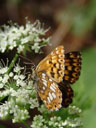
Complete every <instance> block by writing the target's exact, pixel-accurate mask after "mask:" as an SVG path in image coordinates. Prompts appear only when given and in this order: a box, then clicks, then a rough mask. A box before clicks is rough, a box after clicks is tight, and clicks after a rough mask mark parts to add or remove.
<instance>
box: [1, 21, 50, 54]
mask: <svg viewBox="0 0 96 128" xmlns="http://www.w3.org/2000/svg"><path fill="white" fill-rule="evenodd" d="M47 31H48V29H47V30H44V28H43V27H42V26H41V23H40V22H39V21H36V22H35V23H34V24H31V23H30V22H29V21H26V25H25V26H23V25H22V26H19V25H17V24H16V23H15V24H13V23H10V24H9V25H3V26H2V27H1V28H0V52H2V53H4V52H5V51H6V50H13V49H14V48H17V52H18V53H21V52H23V53H25V51H26V50H33V51H35V53H40V49H41V47H42V46H44V45H45V44H47V43H48V42H49V40H50V38H47V39H45V38H41V36H44V35H45V34H46V32H47Z"/></svg>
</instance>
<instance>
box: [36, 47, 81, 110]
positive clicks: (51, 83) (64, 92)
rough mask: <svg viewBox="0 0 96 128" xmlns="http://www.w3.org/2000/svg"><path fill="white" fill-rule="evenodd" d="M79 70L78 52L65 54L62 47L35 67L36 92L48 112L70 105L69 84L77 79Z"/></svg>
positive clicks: (70, 92) (71, 94) (79, 56)
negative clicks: (36, 78)
mask: <svg viewBox="0 0 96 128" xmlns="http://www.w3.org/2000/svg"><path fill="white" fill-rule="evenodd" d="M80 70H81V54H80V52H69V53H67V54H65V53H64V47H63V46H62V45H60V46H58V47H57V48H55V49H54V50H53V51H52V52H51V53H50V54H49V55H48V56H47V57H45V58H44V59H43V60H42V61H41V62H40V63H39V64H38V65H37V67H36V69H35V71H36V74H37V77H38V80H37V92H38V95H39V97H40V99H41V100H42V101H43V103H44V104H45V106H46V107H47V108H48V109H49V110H52V111H54V110H55V111H56V110H59V109H60V108H61V107H67V106H68V105H69V104H71V103H72V98H73V95H74V94H73V90H72V88H71V86H70V84H73V83H74V82H75V81H76V80H77V79H78V78H79V76H80Z"/></svg>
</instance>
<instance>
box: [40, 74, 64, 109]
mask: <svg viewBox="0 0 96 128" xmlns="http://www.w3.org/2000/svg"><path fill="white" fill-rule="evenodd" d="M37 75H38V78H39V79H38V87H37V90H38V94H39V96H40V98H41V100H42V101H43V102H44V104H45V106H46V107H47V108H48V109H49V110H59V109H60V108H61V103H62V93H61V91H60V89H59V88H58V85H57V83H56V82H55V81H54V80H52V79H50V78H49V77H48V75H47V74H46V73H42V72H39V73H38V74H37Z"/></svg>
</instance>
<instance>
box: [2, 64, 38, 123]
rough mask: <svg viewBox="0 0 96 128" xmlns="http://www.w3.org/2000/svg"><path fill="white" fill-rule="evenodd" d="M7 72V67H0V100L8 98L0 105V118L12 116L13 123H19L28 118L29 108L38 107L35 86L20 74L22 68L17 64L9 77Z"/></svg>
mask: <svg viewBox="0 0 96 128" xmlns="http://www.w3.org/2000/svg"><path fill="white" fill-rule="evenodd" d="M5 69H6V70H5ZM7 70H8V67H7V66H6V67H2V66H1V67H0V71H2V73H0V88H1V89H2V91H0V98H3V97H8V100H7V101H5V103H4V104H2V105H0V118H2V119H5V118H6V117H7V116H10V115H12V116H13V118H12V120H13V122H20V121H22V120H26V119H27V118H29V117H30V116H29V112H28V109H29V108H31V109H34V108H35V107H38V102H37V96H36V90H35V87H36V85H34V84H33V81H31V80H29V79H26V76H25V74H24V73H23V74H22V73H21V72H22V70H24V67H20V65H19V64H17V65H16V66H14V68H13V72H10V73H9V75H8V74H6V72H7Z"/></svg>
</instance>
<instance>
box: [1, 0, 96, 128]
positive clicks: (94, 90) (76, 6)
mask: <svg viewBox="0 0 96 128" xmlns="http://www.w3.org/2000/svg"><path fill="white" fill-rule="evenodd" d="M25 17H28V19H29V20H30V21H31V23H34V22H35V21H36V20H37V19H38V20H40V21H41V23H44V27H45V29H46V28H49V27H50V30H49V31H48V32H47V34H46V37H48V36H51V44H52V46H51V47H50V46H47V47H45V48H43V51H44V54H43V55H41V56H40V55H39V56H38V55H35V56H36V57H35V60H34V61H35V63H38V62H39V61H40V60H41V59H42V58H43V57H44V56H46V55H47V54H48V53H49V52H50V51H52V50H53V49H54V48H55V47H56V46H58V45H60V44H62V45H64V47H65V51H66V53H67V52H69V51H79V50H80V51H82V56H83V66H82V73H81V78H80V80H79V81H80V82H82V81H83V86H85V91H84V95H85V94H86V96H85V97H86V98H85V100H87V98H88V97H91V102H92V103H91V107H90V109H88V110H87V111H88V112H85V117H84V121H85V122H86V123H85V124H86V125H85V127H86V128H95V127H96V121H95V119H96V117H95V115H96V104H95V102H96V80H95V78H96V0H48V1H46V0H0V25H3V24H6V23H7V22H8V21H9V20H12V21H13V22H17V23H18V24H19V25H22V24H25ZM6 56H7V55H6ZM8 56H10V55H8ZM30 56H31V57H32V55H30ZM73 88H74V89H75V87H73ZM76 88H80V85H79V86H78V85H77V86H76ZM77 90H78V92H79V89H77ZM87 96H88V97H87ZM81 99H82V98H81ZM83 100H84V99H83ZM85 100H84V101H82V104H83V106H84V102H85ZM94 104H95V105H94ZM93 106H94V107H93ZM81 107H82V106H81ZM91 111H92V112H91ZM86 113H87V114H86ZM90 113H91V117H90ZM92 113H93V114H92ZM88 114H89V115H88ZM88 117H89V118H88ZM20 126H22V125H21V124H14V126H13V125H12V124H11V121H0V128H1V127H2V128H4V127H10V128H15V127H16V128H17V127H20ZM89 126H90V127H89ZM85 127H84V128H85Z"/></svg>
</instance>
